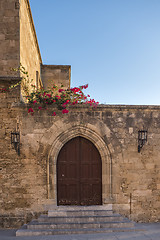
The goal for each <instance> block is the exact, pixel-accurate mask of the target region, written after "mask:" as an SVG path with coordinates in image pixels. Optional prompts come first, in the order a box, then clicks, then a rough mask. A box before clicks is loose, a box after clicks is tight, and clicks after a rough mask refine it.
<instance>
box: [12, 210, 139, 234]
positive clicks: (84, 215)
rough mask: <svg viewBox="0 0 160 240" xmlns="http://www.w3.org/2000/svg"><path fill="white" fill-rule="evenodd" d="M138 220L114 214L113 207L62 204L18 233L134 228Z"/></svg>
mask: <svg viewBox="0 0 160 240" xmlns="http://www.w3.org/2000/svg"><path fill="white" fill-rule="evenodd" d="M134 230H135V229H134V222H132V221H130V220H129V219H127V218H124V217H122V216H121V215H119V214H115V213H113V211H112V209H111V206H108V205H106V206H82V207H81V206H74V207H68V206H60V207H54V208H52V210H49V211H48V215H41V216H40V217H39V218H38V219H37V220H33V221H31V222H30V223H29V224H25V225H24V226H22V228H21V229H19V230H17V232H16V236H40V235H58V234H84V233H108V232H120V231H134Z"/></svg>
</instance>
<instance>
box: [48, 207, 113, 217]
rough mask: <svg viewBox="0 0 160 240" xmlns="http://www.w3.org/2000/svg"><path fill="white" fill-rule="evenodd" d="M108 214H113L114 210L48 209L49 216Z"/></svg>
mask: <svg viewBox="0 0 160 240" xmlns="http://www.w3.org/2000/svg"><path fill="white" fill-rule="evenodd" d="M104 215H105V216H108V215H113V211H112V210H99V209H98V210H88V209H87V210H77V209H76V210H60V209H59V210H57V211H56V210H54V211H51V210H50V211H48V217H55V216H57V217H72V216H75V217H76V216H77V217H78V216H104Z"/></svg>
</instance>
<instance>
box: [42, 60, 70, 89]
mask: <svg viewBox="0 0 160 240" xmlns="http://www.w3.org/2000/svg"><path fill="white" fill-rule="evenodd" d="M41 73H42V81H43V85H44V89H45V90H47V89H48V88H51V87H52V86H53V83H55V84H56V85H58V86H61V84H62V85H63V86H64V88H68V87H70V78H71V66H69V65H42V66H41Z"/></svg>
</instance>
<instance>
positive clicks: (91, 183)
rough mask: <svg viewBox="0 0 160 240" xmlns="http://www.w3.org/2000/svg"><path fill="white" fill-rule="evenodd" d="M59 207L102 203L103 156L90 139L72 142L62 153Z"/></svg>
mask: <svg viewBox="0 0 160 240" xmlns="http://www.w3.org/2000/svg"><path fill="white" fill-rule="evenodd" d="M57 204H58V205H101V204H102V162H101V157H100V154H99V151H98V150H97V148H96V147H95V146H94V144H93V143H92V142H91V141H89V140H87V139H86V138H83V137H76V138H73V139H71V140H70V141H69V142H67V143H66V144H65V145H64V146H63V147H62V149H61V151H60V152H59V155H58V160H57Z"/></svg>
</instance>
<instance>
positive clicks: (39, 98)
mask: <svg viewBox="0 0 160 240" xmlns="http://www.w3.org/2000/svg"><path fill="white" fill-rule="evenodd" d="M61 87H63V86H61ZM87 88H88V84H86V85H83V86H80V87H74V88H68V89H63V88H59V87H58V86H56V85H55V84H54V85H53V87H52V88H51V89H49V90H47V91H45V90H44V89H40V90H36V91H34V92H32V93H31V95H30V96H27V99H28V102H29V103H31V104H33V105H35V106H37V105H38V110H42V109H47V108H46V105H51V104H54V106H56V107H57V108H58V109H59V110H61V112H62V114H66V113H68V112H69V110H68V109H67V108H68V106H69V105H76V104H80V103H81V104H88V105H90V106H93V107H96V106H97V105H98V102H95V100H94V99H88V98H90V95H87V96H86V95H84V93H83V89H87ZM57 93H58V94H57ZM33 112H34V111H33V108H29V109H28V113H31V114H32V115H33ZM52 116H56V112H53V113H52Z"/></svg>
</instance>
